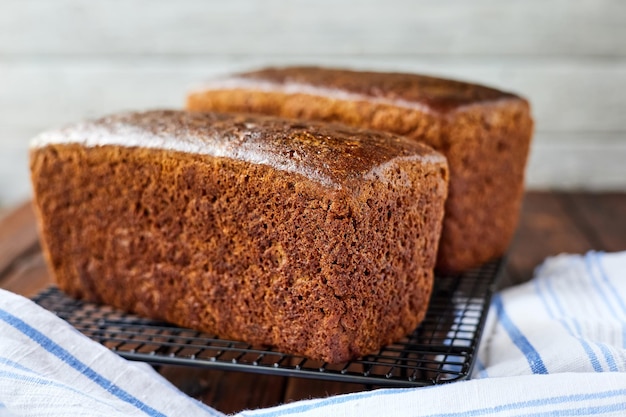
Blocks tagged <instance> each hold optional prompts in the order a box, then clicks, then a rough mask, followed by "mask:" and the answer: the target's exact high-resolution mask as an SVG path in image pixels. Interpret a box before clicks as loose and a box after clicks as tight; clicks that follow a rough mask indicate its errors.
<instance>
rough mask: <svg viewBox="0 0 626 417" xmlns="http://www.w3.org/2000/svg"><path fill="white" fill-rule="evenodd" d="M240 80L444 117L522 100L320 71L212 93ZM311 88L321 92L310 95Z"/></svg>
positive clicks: (431, 82)
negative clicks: (345, 96)
mask: <svg viewBox="0 0 626 417" xmlns="http://www.w3.org/2000/svg"><path fill="white" fill-rule="evenodd" d="M238 80H239V81H241V83H242V85H241V87H243V88H255V86H254V84H253V83H254V82H257V83H259V84H258V85H257V87H258V88H259V89H271V88H272V86H273V87H275V88H277V89H281V88H282V89H287V91H288V92H289V93H297V92H299V91H298V87H300V90H301V92H303V93H305V94H306V93H314V94H315V93H317V94H322V95H333V93H335V94H336V95H338V96H339V97H340V96H341V95H343V94H346V93H347V94H351V95H357V96H362V97H364V98H369V99H378V100H381V101H389V102H393V103H394V104H397V105H400V106H405V107H406V106H409V107H411V106H416V105H417V106H422V107H423V109H424V110H432V111H436V112H442V113H445V112H448V111H453V110H456V109H459V108H462V107H464V106H468V105H472V104H478V103H487V102H494V101H500V100H522V99H521V98H520V97H518V96H516V95H514V94H511V93H507V92H503V91H499V90H496V89H493V88H489V87H485V86H481V85H477V84H470V83H465V82H460V81H453V80H447V79H442V78H435V77H428V76H424V75H417V74H402V73H384V72H367V71H351V70H344V69H332V68H320V67H287V68H266V69H262V70H259V71H253V72H247V73H242V74H237V75H235V76H233V77H229V78H227V79H224V80H215V81H214V82H209V83H208V85H209V87H210V88H212V89H220V84H222V85H223V86H227V87H228V88H229V89H230V88H237V81H238ZM307 87H308V88H307ZM310 88H313V89H318V91H309V89H310ZM321 90H325V91H323V92H322V91H321Z"/></svg>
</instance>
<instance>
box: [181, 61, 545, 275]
mask: <svg viewBox="0 0 626 417" xmlns="http://www.w3.org/2000/svg"><path fill="white" fill-rule="evenodd" d="M236 77H241V78H243V79H253V80H256V81H260V82H261V81H266V82H269V83H270V86H269V87H268V86H267V85H266V86H265V87H264V90H263V91H261V90H255V89H254V88H252V87H250V88H245V87H242V88H232V89H231V88H224V89H220V88H219V87H218V85H219V84H215V86H214V87H210V88H206V89H199V90H197V91H195V92H193V93H191V94H190V95H189V96H188V98H187V108H188V109H190V110H200V111H206V110H218V111H229V112H250V113H262V114H272V115H279V116H285V117H291V118H300V119H305V120H321V121H326V122H342V123H346V124H349V125H353V126H358V127H363V128H372V129H377V130H381V131H388V132H392V133H395V134H400V135H404V136H407V137H410V138H412V139H415V140H416V141H419V142H423V143H426V144H428V145H430V146H432V147H433V148H435V149H437V150H438V151H440V152H442V153H443V154H444V155H445V156H446V157H447V158H448V163H449V166H450V194H449V197H448V200H447V202H446V217H445V219H444V225H443V232H442V238H441V244H440V248H439V256H438V262H437V268H438V269H439V270H442V271H460V270H465V269H468V268H472V267H475V266H478V265H480V264H482V263H484V262H486V261H488V260H490V259H493V258H495V257H498V256H501V255H503V254H504V253H505V252H506V249H507V247H508V245H509V243H510V241H511V239H512V237H513V234H514V231H515V229H516V227H517V219H518V216H519V210H520V208H521V199H522V194H523V187H524V169H525V166H526V160H527V157H528V151H529V147H530V141H531V136H532V130H533V121H532V118H531V116H530V108H529V105H528V102H527V101H526V100H524V99H522V98H520V97H517V96H515V95H513V94H510V93H504V92H500V91H498V90H494V89H490V88H487V87H482V86H477V85H472V84H468V83H459V82H456V81H449V80H443V79H435V78H432V77H424V76H419V75H408V74H386V73H371V72H354V71H345V70H334V69H321V68H285V69H268V70H262V71H257V72H253V73H247V74H242V75H241V76H236ZM285 83H297V84H298V85H301V86H307V85H309V86H313V87H315V88H318V90H303V91H304V92H302V93H298V92H295V91H291V92H288V93H287V92H285V91H284V90H281V86H282V85H284V84H285ZM272 85H274V87H272ZM337 91H339V92H340V93H341V92H343V93H351V94H352V93H353V94H358V95H359V97H345V96H342V95H341V94H337ZM380 98H383V99H385V100H383V101H381V100H378V99H380ZM394 100H396V102H395V103H394ZM398 100H403V101H404V103H401V102H398ZM411 104H416V106H411Z"/></svg>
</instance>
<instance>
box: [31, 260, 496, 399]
mask: <svg viewBox="0 0 626 417" xmlns="http://www.w3.org/2000/svg"><path fill="white" fill-rule="evenodd" d="M501 265H502V260H497V261H493V262H490V263H487V264H485V265H483V266H482V267H480V268H476V269H473V270H470V271H467V272H464V273H462V274H454V275H438V276H437V277H436V279H435V288H434V290H433V295H432V299H431V303H430V307H429V309H428V312H427V314H426V318H425V319H424V321H423V322H422V324H421V325H420V326H419V327H418V328H417V329H415V331H413V332H412V333H411V334H409V335H407V336H406V337H405V338H403V339H401V340H399V341H397V342H396V343H394V344H391V345H388V346H385V347H384V348H382V349H381V350H380V351H379V352H377V353H376V354H374V355H368V356H365V357H363V358H361V359H359V360H354V361H350V362H346V363H342V364H328V363H324V362H320V361H315V360H310V359H307V358H304V357H301V356H294V355H288V354H284V353H281V352H278V351H276V350H272V349H259V348H255V347H253V346H251V345H248V344H246V343H242V342H238V341H234V340H224V339H220V338H217V337H214V336H211V335H207V334H203V333H200V332H197V331H194V330H189V329H184V328H179V327H176V326H174V325H171V324H167V323H163V322H156V321H152V320H147V319H144V318H140V317H137V316H134V315H131V314H126V313H122V312H120V311H117V310H114V309H112V308H110V307H106V306H99V305H95V304H91V303H86V302H82V301H78V300H74V299H72V298H70V297H68V296H66V295H65V294H63V293H62V292H61V291H60V290H59V289H58V288H56V287H49V288H47V289H46V290H44V291H43V292H41V293H39V294H38V295H37V296H36V297H35V298H34V301H35V302H36V303H38V304H39V305H41V306H42V307H44V308H46V309H48V310H50V311H52V312H54V313H55V314H56V315H58V316H59V317H61V318H62V319H64V320H66V321H68V322H69V323H70V324H72V325H73V326H74V327H76V329H78V330H79V331H80V332H82V333H84V334H85V335H86V336H88V337H90V338H91V339H93V340H95V341H97V342H99V343H101V344H102V345H104V346H106V347H108V348H109V349H111V350H113V351H115V352H117V353H118V354H119V355H120V356H122V357H124V358H126V359H130V360H136V361H144V362H148V363H152V364H173V365H186V366H195V367H205V368H214V369H221V370H233V371H246V372H256V373H264V374H273V375H283V376H293V377H304V378H316V379H325V380H335V381H343V382H350V383H362V384H366V385H368V386H380V387H389V386H396V387H403V386H425V385H434V384H441V383H446V382H452V381H457V380H461V379H466V378H468V377H469V375H470V372H471V370H472V367H473V364H474V361H475V356H476V353H477V351H478V345H479V342H480V338H481V334H482V330H483V328H484V325H485V319H486V316H487V311H488V307H489V303H490V300H491V295H492V294H493V291H494V288H495V283H496V279H497V277H498V275H499V272H500V269H501Z"/></svg>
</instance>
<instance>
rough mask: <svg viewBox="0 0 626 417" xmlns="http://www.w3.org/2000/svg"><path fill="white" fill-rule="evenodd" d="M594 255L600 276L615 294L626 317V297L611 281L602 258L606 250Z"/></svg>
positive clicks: (612, 293) (611, 292)
mask: <svg viewBox="0 0 626 417" xmlns="http://www.w3.org/2000/svg"><path fill="white" fill-rule="evenodd" d="M593 255H594V256H593V258H594V260H595V261H596V265H598V270H599V271H600V277H602V280H603V281H604V283H605V284H606V286H607V287H609V290H610V291H609V294H611V295H613V298H615V300H616V301H617V304H618V305H619V307H620V309H621V310H622V314H623V316H624V317H625V318H626V303H625V302H624V299H623V298H622V297H621V296H620V295H619V292H618V291H617V289H616V288H615V286H614V285H613V283H612V282H611V279H610V278H609V276H608V274H607V273H606V270H605V269H604V265H603V264H602V258H603V257H604V255H605V254H604V252H599V253H594V254H593Z"/></svg>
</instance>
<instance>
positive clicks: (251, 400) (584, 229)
mask: <svg viewBox="0 0 626 417" xmlns="http://www.w3.org/2000/svg"><path fill="white" fill-rule="evenodd" d="M625 214H626V194H623V193H612V194H610V193H602V194H591V193H553V192H530V193H527V195H526V196H525V199H524V205H523V208H522V213H521V217H520V224H519V227H518V232H517V235H516V237H515V239H514V241H513V243H512V245H511V248H510V250H509V255H508V258H507V262H506V266H505V269H504V274H503V276H502V278H501V280H500V287H501V288H503V287H507V286H511V285H514V284H517V283H521V282H524V281H527V280H528V279H530V278H531V277H532V274H533V270H534V268H535V267H536V266H538V265H539V264H540V263H541V261H542V260H543V259H544V258H546V257H547V256H551V255H556V254H559V253H564V252H569V253H584V252H586V251H588V250H602V251H620V250H626V216H624V215H625ZM50 283H51V280H50V275H49V274H48V271H47V268H46V264H45V260H44V258H43V255H42V253H41V249H40V246H39V241H38V238H37V227H36V224H35V217H34V213H33V211H32V208H31V206H30V204H29V203H26V204H24V205H22V206H20V207H17V208H15V209H13V210H3V211H2V212H0V287H1V288H4V289H7V290H10V291H13V292H16V293H18V294H22V295H25V296H33V295H34V294H36V293H37V292H39V291H40V290H41V289H43V288H45V287H46V286H47V285H49V284H50ZM158 370H159V372H160V373H161V374H162V375H163V376H165V377H166V378H167V379H169V380H170V381H172V382H173V383H174V384H175V385H176V386H178V387H179V388H180V389H181V390H182V391H184V392H186V393H188V394H189V395H191V396H193V397H195V398H198V399H199V400H201V401H203V402H205V403H207V404H209V405H211V406H212V407H215V408H217V409H218V410H220V411H223V412H226V413H232V412H236V411H239V410H242V409H246V408H259V407H268V406H272V405H276V404H280V403H284V402H290V401H295V400H299V399H303V398H319V397H326V396H328V395H333V394H339V393H348V392H355V391H362V390H364V389H366V387H364V386H363V385H356V384H345V383H338V382H327V381H317V380H309V379H301V378H286V377H276V376H268V375H258V374H246V373H239V372H225V371H214V370H200V369H193V368H186V367H174V366H161V367H158Z"/></svg>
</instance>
